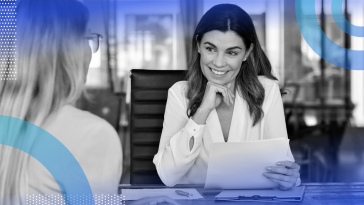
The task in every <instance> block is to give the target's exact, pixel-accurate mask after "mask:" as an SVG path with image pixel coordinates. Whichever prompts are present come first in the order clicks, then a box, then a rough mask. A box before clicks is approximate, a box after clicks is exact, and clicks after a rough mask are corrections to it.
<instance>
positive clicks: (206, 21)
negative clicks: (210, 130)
mask: <svg viewBox="0 0 364 205" xmlns="http://www.w3.org/2000/svg"><path fill="white" fill-rule="evenodd" d="M213 30H217V31H221V32H227V31H234V32H235V33H236V34H238V35H239V36H240V37H241V38H242V39H243V42H244V44H245V46H246V48H247V50H248V48H249V47H250V45H251V44H253V45H254V47H253V50H252V52H251V53H250V55H249V57H248V58H247V60H246V61H244V62H243V63H242V65H241V68H240V71H239V73H238V75H237V76H236V80H235V82H236V86H235V88H236V89H238V92H239V95H240V96H242V97H243V98H244V99H245V100H246V101H247V103H248V106H249V113H250V115H251V116H252V117H253V120H254V121H253V126H254V125H256V124H257V123H258V122H259V121H260V120H261V119H262V118H263V116H264V113H263V110H262V104H263V101H264V87H263V86H262V84H261V83H260V82H259V80H258V76H265V77H267V78H269V79H272V80H277V78H276V77H275V76H274V75H273V74H272V67H271V64H270V62H269V60H268V58H267V56H266V55H265V53H264V51H263V50H262V48H261V46H260V43H259V41H258V37H257V34H256V32H255V28H254V25H253V21H252V19H251V18H250V16H249V15H248V14H247V13H246V12H245V11H244V10H243V9H242V8H240V7H239V6H236V5H233V4H218V5H216V6H214V7H212V8H211V9H210V10H208V11H207V12H206V13H205V14H204V15H203V16H202V18H201V20H200V22H199V23H198V25H197V27H196V30H195V33H194V35H193V40H192V56H191V61H190V62H189V69H188V71H187V77H186V78H187V79H188V90H187V98H188V100H189V105H188V109H187V115H188V116H189V117H191V116H193V115H194V114H195V113H196V111H197V109H198V108H199V107H200V105H201V102H202V99H203V96H204V93H205V88H206V84H207V79H206V77H205V76H204V75H203V73H202V71H201V67H200V54H199V53H198V48H197V44H198V43H200V42H201V39H202V37H203V35H204V34H205V33H207V32H209V31H213Z"/></svg>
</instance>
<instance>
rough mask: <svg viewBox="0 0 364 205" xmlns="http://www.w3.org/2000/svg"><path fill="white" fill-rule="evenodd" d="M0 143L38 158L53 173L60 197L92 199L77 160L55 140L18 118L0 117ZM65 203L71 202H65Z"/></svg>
mask: <svg viewBox="0 0 364 205" xmlns="http://www.w3.org/2000/svg"><path fill="white" fill-rule="evenodd" d="M0 144H2V145H7V146H10V147H13V148H16V149H19V150H21V151H23V152H25V153H27V154H29V155H30V156H32V157H34V158H35V159H37V160H38V161H39V162H40V163H41V164H42V165H43V166H44V167H45V168H47V170H48V171H49V172H50V173H51V174H52V176H53V178H54V179H55V180H56V182H57V183H58V186H59V188H60V190H61V192H62V195H64V196H77V195H78V196H80V195H85V196H93V195H92V191H91V187H90V184H89V182H88V180H87V177H86V175H85V173H84V172H83V170H82V167H81V166H80V164H79V163H78V162H77V160H76V158H75V157H74V156H73V155H72V153H71V152H70V151H69V150H68V149H67V148H66V147H65V146H64V145H63V144H62V143H61V142H60V141H59V140H58V139H56V138H55V137H54V136H52V135H51V134H50V133H48V132H47V131H45V130H43V129H42V128H40V127H38V126H36V125H34V124H32V123H29V122H27V121H24V120H21V119H17V118H13V117H9V116H4V115H0ZM69 176H76V177H69ZM65 202H66V204H69V203H70V202H69V201H68V200H67V201H66V200H65ZM89 204H90V205H94V204H95V202H94V199H93V197H90V200H89Z"/></svg>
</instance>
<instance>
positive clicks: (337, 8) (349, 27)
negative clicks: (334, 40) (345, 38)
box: [331, 0, 364, 37]
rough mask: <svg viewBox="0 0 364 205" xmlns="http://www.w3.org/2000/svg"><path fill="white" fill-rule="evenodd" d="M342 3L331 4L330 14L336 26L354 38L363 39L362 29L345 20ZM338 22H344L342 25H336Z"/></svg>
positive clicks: (335, 0)
mask: <svg viewBox="0 0 364 205" xmlns="http://www.w3.org/2000/svg"><path fill="white" fill-rule="evenodd" d="M343 1H344V0H332V2H331V12H332V16H333V18H334V20H335V22H336V24H337V25H338V26H339V28H340V29H341V30H343V31H344V32H345V33H347V34H350V35H352V36H356V37H364V27H363V26H356V25H353V24H351V23H350V22H349V21H348V20H347V19H346V18H345V16H344V14H343V11H342V3H343ZM340 21H344V24H340V23H338V22H340Z"/></svg>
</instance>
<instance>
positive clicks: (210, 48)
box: [206, 47, 215, 52]
mask: <svg viewBox="0 0 364 205" xmlns="http://www.w3.org/2000/svg"><path fill="white" fill-rule="evenodd" d="M206 50H207V51H209V52H214V51H215V49H214V48H212V47H206Z"/></svg>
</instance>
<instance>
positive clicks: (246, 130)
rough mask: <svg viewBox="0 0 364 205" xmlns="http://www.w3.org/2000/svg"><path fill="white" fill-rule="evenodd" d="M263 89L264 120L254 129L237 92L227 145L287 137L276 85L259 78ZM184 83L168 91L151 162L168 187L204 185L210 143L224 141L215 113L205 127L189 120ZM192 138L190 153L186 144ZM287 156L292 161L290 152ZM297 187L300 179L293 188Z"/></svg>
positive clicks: (209, 117) (273, 82) (175, 85)
mask: <svg viewBox="0 0 364 205" xmlns="http://www.w3.org/2000/svg"><path fill="white" fill-rule="evenodd" d="M259 80H260V82H261V84H262V85H263V87H264V90H265V99H264V102H263V107H262V109H263V111H264V117H263V118H262V120H261V121H260V122H258V123H257V124H256V125H255V126H254V127H252V125H253V118H252V117H251V116H250V114H249V110H248V104H247V102H246V101H245V100H244V99H243V98H242V97H241V96H240V95H239V94H238V93H237V92H236V93H235V105H234V113H233V116H232V121H231V125H230V132H229V137H228V142H243V141H254V140H264V139H274V138H288V137H287V130H286V124H285V118H284V111H283V103H282V98H281V94H280V90H279V86H278V83H277V82H276V81H274V80H270V79H268V78H266V77H259ZM186 91H187V81H180V82H177V83H175V84H174V85H173V86H172V87H171V88H170V89H169V90H168V99H167V105H166V110H165V114H164V122H163V131H162V136H161V140H160V144H159V150H158V153H157V154H156V155H155V156H154V159H153V162H154V164H155V166H156V168H157V171H158V174H159V177H160V178H161V180H162V181H163V183H164V184H165V185H167V186H174V185H176V184H177V183H179V184H204V183H205V180H206V174H207V165H208V159H209V154H210V150H211V149H212V145H213V143H216V142H225V141H224V137H223V133H222V129H221V126H220V121H219V118H218V115H217V112H216V110H215V109H214V110H213V111H211V113H210V115H209V116H208V118H207V120H206V124H205V125H198V124H196V123H195V122H194V121H193V120H192V119H190V118H188V116H187V114H186V111H187V107H188V99H187V98H186ZM191 137H194V145H193V148H192V149H191V150H190V148H189V141H190V138H191ZM287 156H288V158H289V159H291V161H294V158H293V156H292V153H291V150H289V151H288V153H287ZM298 184H300V179H298V180H297V183H296V185H298Z"/></svg>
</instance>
